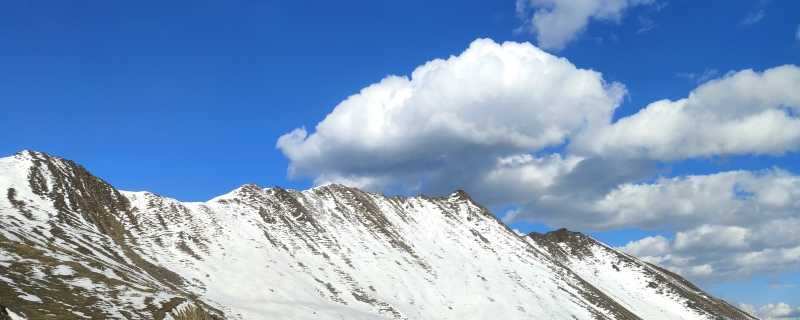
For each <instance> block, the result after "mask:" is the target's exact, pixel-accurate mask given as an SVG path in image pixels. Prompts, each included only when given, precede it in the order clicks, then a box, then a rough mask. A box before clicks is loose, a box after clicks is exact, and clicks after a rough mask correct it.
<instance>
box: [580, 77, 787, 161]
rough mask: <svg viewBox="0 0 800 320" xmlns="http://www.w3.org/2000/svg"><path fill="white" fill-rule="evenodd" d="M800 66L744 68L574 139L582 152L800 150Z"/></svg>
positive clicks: (661, 156)
mask: <svg viewBox="0 0 800 320" xmlns="http://www.w3.org/2000/svg"><path fill="white" fill-rule="evenodd" d="M797 88H800V68H798V67H797V66H793V65H785V66H781V67H776V68H772V69H769V70H766V71H764V72H755V71H753V70H744V71H739V72H736V73H730V74H728V75H726V76H724V77H722V78H720V79H715V80H711V81H709V82H707V83H705V84H703V85H701V86H699V87H698V88H697V89H695V90H694V91H692V92H691V93H690V94H689V96H688V97H687V98H684V99H680V100H677V101H672V100H661V101H656V102H653V103H651V104H650V105H648V106H647V107H645V108H643V109H641V110H639V111H638V112H637V113H636V114H634V115H632V116H629V117H625V118H622V119H620V120H618V121H617V122H615V123H613V124H611V125H609V126H606V127H597V126H596V127H594V128H596V129H598V130H594V131H591V130H588V131H586V132H584V134H582V135H581V136H580V137H578V138H577V139H576V141H575V143H573V145H572V146H573V147H574V149H576V150H577V151H579V152H581V153H588V154H594V155H600V156H613V157H619V156H624V157H633V158H650V159H657V160H679V159H685V158H691V157H704V156H713V155H723V154H769V155H779V154H782V153H785V152H787V151H794V150H797V149H798V148H799V147H800V119H798V117H797V116H796V113H797V112H798V111H800V90H797Z"/></svg>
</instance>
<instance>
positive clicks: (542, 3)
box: [516, 0, 655, 50]
mask: <svg viewBox="0 0 800 320" xmlns="http://www.w3.org/2000/svg"><path fill="white" fill-rule="evenodd" d="M654 3H655V1H654V0H580V1H575V0H517V5H516V8H517V15H518V16H519V17H520V18H521V19H522V20H523V26H522V27H521V30H523V31H526V32H529V33H531V34H534V35H536V39H537V43H538V44H539V45H540V46H541V47H543V48H546V49H555V50H558V49H562V48H564V46H566V44H567V43H569V42H570V41H572V40H574V39H575V38H576V37H577V36H578V35H579V34H580V33H581V32H583V30H584V29H586V26H587V25H588V24H589V22H590V21H606V22H617V23H618V22H619V21H620V20H622V18H623V16H624V15H625V12H626V11H627V10H628V9H629V8H632V7H635V6H640V5H649V4H654ZM653 26H654V24H653Z"/></svg>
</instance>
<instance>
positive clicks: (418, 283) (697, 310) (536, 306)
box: [0, 151, 753, 319]
mask: <svg viewBox="0 0 800 320" xmlns="http://www.w3.org/2000/svg"><path fill="white" fill-rule="evenodd" d="M0 192H2V197H0V305H3V306H5V307H7V308H8V309H9V310H10V311H11V312H12V313H13V314H14V316H15V317H24V318H27V319H165V318H166V319H169V318H171V316H170V313H171V312H172V311H174V310H178V309H181V308H185V307H187V306H190V305H191V306H198V307H200V308H202V309H204V310H207V311H208V312H209V313H211V314H213V315H215V316H216V317H218V318H225V319H488V318H496V319H753V318H752V317H751V316H749V315H747V314H745V313H743V312H742V311H740V310H738V309H736V308H735V307H733V306H731V305H729V304H727V303H725V302H724V301H721V300H717V299H715V298H713V297H710V296H709V295H708V294H706V293H704V292H702V291H701V290H700V289H698V288H696V287H695V286H693V285H692V284H691V283H689V282H687V281H686V280H684V279H682V278H681V277H679V276H677V275H675V274H672V273H670V272H669V271H667V270H664V269H661V268H659V267H657V266H654V265H650V264H647V263H645V262H642V261H640V260H638V259H636V258H635V257H632V256H629V255H626V254H624V253H621V252H618V251H616V250H614V249H612V248H610V247H608V246H605V245H603V244H601V243H599V242H597V241H595V240H593V239H591V238H589V237H587V236H585V235H582V234H579V233H572V232H568V231H565V230H559V231H555V232H552V233H548V234H546V235H540V234H531V235H528V236H525V237H523V236H519V235H517V234H516V233H514V232H513V231H512V230H510V229H509V228H508V227H507V226H506V225H504V224H503V223H502V222H500V221H498V220H497V219H496V218H495V217H494V216H493V215H492V214H491V213H490V212H489V211H488V210H486V209H485V208H483V207H482V206H480V205H479V204H477V203H475V202H474V201H473V200H472V199H470V197H469V196H468V195H467V194H466V193H464V192H462V191H457V192H455V193H453V194H451V195H450V196H447V197H424V196H417V197H385V196H381V195H378V194H374V193H368V192H364V191H360V190H357V189H353V188H348V187H345V186H341V185H328V186H322V187H317V188H312V189H309V190H304V191H295V190H285V189H281V188H260V187H258V186H255V185H245V186H242V187H240V188H238V189H236V190H233V191H231V192H230V193H228V194H225V195H222V196H219V197H216V198H214V199H211V200H209V201H206V202H180V201H177V200H174V199H170V198H166V197H162V196H159V195H155V194H152V193H149V192H127V191H118V190H117V189H115V188H114V187H113V186H111V185H109V184H107V183H105V182H104V181H103V180H101V179H99V178H96V177H94V176H92V175H91V174H90V173H89V172H88V171H86V170H85V169H84V168H83V167H81V166H79V165H77V164H75V163H74V162H72V161H69V160H64V159H60V158H56V157H51V156H48V155H46V154H44V153H39V152H32V151H23V152H20V153H18V154H15V155H13V156H10V157H6V158H0ZM2 313H3V312H0V318H2V316H3V315H2Z"/></svg>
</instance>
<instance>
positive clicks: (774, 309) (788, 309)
mask: <svg viewBox="0 0 800 320" xmlns="http://www.w3.org/2000/svg"><path fill="white" fill-rule="evenodd" d="M739 308H741V309H742V310H744V311H747V312H748V313H750V314H752V315H755V316H758V317H759V318H761V319H764V320H773V319H788V318H800V307H792V306H790V305H788V304H786V303H783V302H778V303H770V304H766V305H763V306H761V307H758V308H756V307H754V306H753V305H749V304H740V305H739Z"/></svg>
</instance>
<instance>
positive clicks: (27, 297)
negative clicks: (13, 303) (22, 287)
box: [19, 293, 42, 303]
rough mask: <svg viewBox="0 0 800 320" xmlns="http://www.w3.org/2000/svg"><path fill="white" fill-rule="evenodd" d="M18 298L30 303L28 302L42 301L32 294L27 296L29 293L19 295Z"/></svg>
mask: <svg viewBox="0 0 800 320" xmlns="http://www.w3.org/2000/svg"><path fill="white" fill-rule="evenodd" d="M19 298H20V299H22V300H27V301H30V302H36V303H42V299H41V298H39V297H37V296H35V295H32V294H29V293H26V294H21V295H19Z"/></svg>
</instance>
